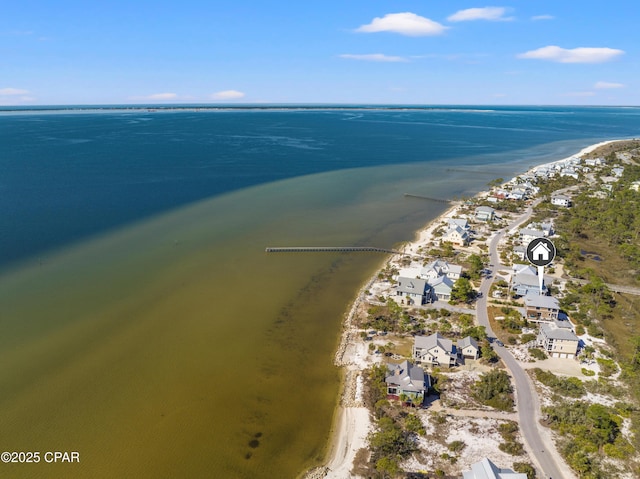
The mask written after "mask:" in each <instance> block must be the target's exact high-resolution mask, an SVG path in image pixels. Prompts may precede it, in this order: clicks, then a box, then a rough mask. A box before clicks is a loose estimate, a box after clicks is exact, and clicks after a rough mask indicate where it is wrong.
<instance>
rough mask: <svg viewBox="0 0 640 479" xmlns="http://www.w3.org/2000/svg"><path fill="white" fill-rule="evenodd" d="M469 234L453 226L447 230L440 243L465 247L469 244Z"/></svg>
mask: <svg viewBox="0 0 640 479" xmlns="http://www.w3.org/2000/svg"><path fill="white" fill-rule="evenodd" d="M469 240H470V237H469V232H468V231H467V230H465V229H463V228H461V227H460V226H454V227H453V228H449V230H447V232H446V233H445V234H444V235H443V236H442V241H448V242H449V243H452V244H453V245H455V246H466V245H468V244H469Z"/></svg>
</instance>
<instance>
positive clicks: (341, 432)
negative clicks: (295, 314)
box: [304, 140, 623, 479]
mask: <svg viewBox="0 0 640 479" xmlns="http://www.w3.org/2000/svg"><path fill="white" fill-rule="evenodd" d="M618 141H623V140H610V141H603V142H600V143H596V144H593V145H590V146H587V147H585V148H583V149H582V150H580V151H579V152H577V153H575V154H573V155H571V156H569V157H566V158H563V159H560V160H556V161H552V162H547V163H544V164H540V165H537V166H535V167H532V168H530V170H529V171H528V172H532V171H535V170H536V169H539V168H545V167H547V168H552V167H554V166H556V165H557V164H560V163H563V162H565V161H567V160H569V159H570V158H575V157H582V156H583V155H586V154H588V153H591V152H592V151H594V150H596V149H597V148H599V147H602V146H604V145H607V144H610V143H615V142H618ZM528 172H527V173H528ZM524 173H525V172H523V174H524ZM488 194H489V192H488V191H482V192H480V193H478V194H477V195H476V197H483V196H487V195H488ZM459 208H460V207H459V206H458V205H454V206H452V207H451V208H449V209H448V210H447V211H445V212H444V213H443V214H441V215H440V216H438V217H437V218H434V219H433V220H431V221H429V222H428V223H427V224H426V225H425V226H424V227H423V228H422V229H420V230H419V231H417V232H416V235H415V237H414V239H413V240H412V241H411V242H410V243H408V244H406V246H405V247H404V251H405V253H415V252H417V251H418V250H419V249H420V248H422V247H424V246H426V245H428V244H430V243H432V242H433V240H434V239H435V236H434V231H435V230H436V229H437V228H438V227H440V226H442V224H443V223H444V222H446V221H447V220H448V219H449V218H453V217H455V216H456V215H457V214H458V210H459ZM399 256H400V255H396V256H394V257H391V258H388V259H387V260H385V261H384V263H383V264H382V265H381V268H380V270H382V269H383V268H384V267H385V266H386V265H387V264H389V263H393V262H397V261H398V259H399ZM376 279H377V273H376V274H375V275H374V276H372V277H371V278H370V279H369V280H368V281H367V282H366V283H365V284H364V285H363V286H362V288H361V289H360V290H359V292H358V294H357V296H356V298H355V300H354V302H353V304H352V305H351V307H350V309H349V311H348V312H347V313H346V314H345V319H344V323H343V332H342V335H341V340H340V345H339V347H338V350H337V352H336V355H335V364H336V366H339V367H342V368H344V370H345V375H344V377H345V379H344V384H343V388H342V395H341V398H340V404H339V406H338V408H337V410H336V413H335V415H334V425H333V428H332V435H331V439H330V442H329V445H328V447H327V459H326V461H325V464H324V465H323V466H321V467H317V468H314V469H312V470H310V471H308V472H307V473H306V474H305V475H304V478H305V479H320V478H326V479H349V478H354V477H357V476H354V475H353V474H352V473H351V470H352V469H353V464H354V458H355V456H356V453H357V451H358V450H360V449H362V448H367V436H368V434H369V433H370V432H371V431H372V421H371V418H370V416H369V411H368V409H367V408H366V407H364V405H363V403H362V401H361V396H360V393H361V388H359V387H358V385H359V383H361V381H362V377H361V375H362V374H363V373H364V371H365V369H366V368H368V367H369V366H370V365H371V364H373V362H380V361H382V358H381V357H379V356H377V357H374V358H370V357H369V358H368V356H369V355H368V354H367V349H366V344H365V343H364V341H362V340H361V339H360V338H359V335H358V330H357V329H356V328H355V327H354V325H353V319H354V315H355V314H356V312H357V311H358V308H359V306H360V305H361V304H362V303H363V301H364V300H365V294H366V293H365V291H367V290H370V291H371V294H374V295H375V294H377V293H378V292H379V291H380V290H381V289H385V288H386V289H388V288H389V286H388V284H387V285H384V284H380V283H378V282H377V281H376ZM480 459H482V458H481V457H478V458H477V460H480ZM567 472H568V471H567Z"/></svg>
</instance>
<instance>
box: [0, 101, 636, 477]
mask: <svg viewBox="0 0 640 479" xmlns="http://www.w3.org/2000/svg"><path fill="white" fill-rule="evenodd" d="M0 124H2V126H3V128H1V129H0V132H1V133H0V134H1V135H2V139H3V141H2V142H1V143H0V145H2V146H1V148H2V155H0V162H1V167H2V177H1V179H0V192H1V193H2V195H1V196H0V198H1V199H0V201H2V206H3V208H2V209H0V215H2V225H3V228H2V236H1V237H0V241H1V245H2V255H3V256H2V261H1V263H0V264H2V265H3V266H4V272H3V274H2V275H0V306H1V308H0V328H1V330H2V333H3V334H2V335H0V354H1V355H2V361H0V411H2V413H0V449H1V450H9V451H11V450H40V451H46V450H69V451H79V452H80V455H81V463H80V464H69V465H61V468H59V469H55V468H52V467H53V466H51V465H46V464H38V465H24V464H22V465H21V464H11V465H3V469H2V473H5V472H7V473H8V474H9V477H29V478H31V477H43V478H48V477H68V478H74V477H78V478H82V477H96V478H101V477H104V478H111V477H150V478H158V477H167V478H169V477H194V478H195V477H239V478H244V477H246V478H249V477H251V478H254V477H258V478H259V477H264V478H269V477H293V476H295V475H296V474H297V473H299V472H300V471H301V470H302V469H304V468H305V467H309V466H312V465H314V464H316V463H317V462H318V461H320V460H321V459H322V456H323V453H324V445H325V441H326V439H327V435H328V432H329V429H330V426H331V420H332V414H333V410H334V406H335V403H336V399H337V395H338V391H339V372H338V371H337V370H336V369H335V368H334V367H333V366H332V358H333V352H334V350H335V347H336V345H337V339H338V335H339V331H340V323H341V319H342V315H343V313H344V311H345V310H346V308H347V306H348V304H349V302H350V300H351V299H352V297H353V295H354V293H355V291H356V290H357V288H358V287H359V286H360V285H361V284H362V282H363V281H364V280H365V279H366V278H367V277H368V276H370V275H371V274H372V273H373V272H374V271H375V269H376V268H377V267H378V266H379V265H380V263H381V262H382V261H383V260H384V257H383V256H376V255H371V254H363V255H341V254H318V255H269V254H266V253H264V248H265V247H266V246H287V245H302V246H304V245H351V244H353V245H373V246H380V247H390V246H393V245H397V244H398V243H399V242H402V241H407V240H409V239H411V238H412V236H413V232H414V231H415V230H416V229H417V228H419V227H420V226H421V225H422V224H424V223H425V222H427V221H428V220H429V219H430V218H433V217H435V216H436V215H437V214H439V213H440V212H442V210H443V209H444V207H445V205H442V204H440V203H430V202H423V201H420V200H415V199H410V198H405V197H404V196H403V193H405V192H409V193H415V194H422V195H427V196H433V197H441V198H447V197H452V196H460V195H470V194H473V193H475V192H476V191H478V190H480V189H482V188H483V187H484V185H485V184H486V183H487V182H488V181H489V180H491V179H493V178H495V177H498V176H503V177H508V176H510V175H512V174H514V173H516V172H518V171H523V170H525V169H526V168H527V167H528V166H530V165H533V164H536V163H541V162H544V161H548V160H552V159H559V158H562V157H565V156H568V155H569V154H571V153H575V152H577V151H578V150H579V149H581V148H582V147H584V146H586V145H588V144H591V143H595V142H596V141H600V140H603V139H610V138H614V137H628V136H635V135H634V132H635V131H637V126H638V116H637V115H636V110H633V109H629V110H627V109H575V110H572V109H550V110H548V111H547V110H545V109H531V110H530V111H518V110H516V109H498V110H497V111H484V112H475V111H468V110H462V111H457V110H454V111H439V110H438V111H417V112H415V111H408V112H405V111H375V112H369V111H333V110H332V111H304V112H299V111H296V112H287V111H278V112H272V111H242V112H235V111H232V112H228V111H224V112H159V113H150V112H100V113H91V114H84V113H74V114H62V115H59V114H55V113H47V114H42V113H37V114H25V113H20V114H5V115H4V116H2V115H0ZM62 468H64V469H62Z"/></svg>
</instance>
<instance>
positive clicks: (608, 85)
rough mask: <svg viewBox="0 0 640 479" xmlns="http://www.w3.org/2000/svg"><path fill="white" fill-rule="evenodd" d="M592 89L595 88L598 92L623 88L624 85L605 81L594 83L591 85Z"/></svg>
mask: <svg viewBox="0 0 640 479" xmlns="http://www.w3.org/2000/svg"><path fill="white" fill-rule="evenodd" d="M593 88H597V89H599V90H601V89H608V88H624V85H623V84H622V83H611V82H607V81H599V82H596V84H595V85H593Z"/></svg>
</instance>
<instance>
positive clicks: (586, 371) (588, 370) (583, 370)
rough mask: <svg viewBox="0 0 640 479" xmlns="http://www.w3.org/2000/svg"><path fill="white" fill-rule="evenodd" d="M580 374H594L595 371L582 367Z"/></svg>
mask: <svg viewBox="0 0 640 479" xmlns="http://www.w3.org/2000/svg"><path fill="white" fill-rule="evenodd" d="M582 374H584V375H585V376H595V375H596V372H595V371H592V370H591V369H587V368H582Z"/></svg>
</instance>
